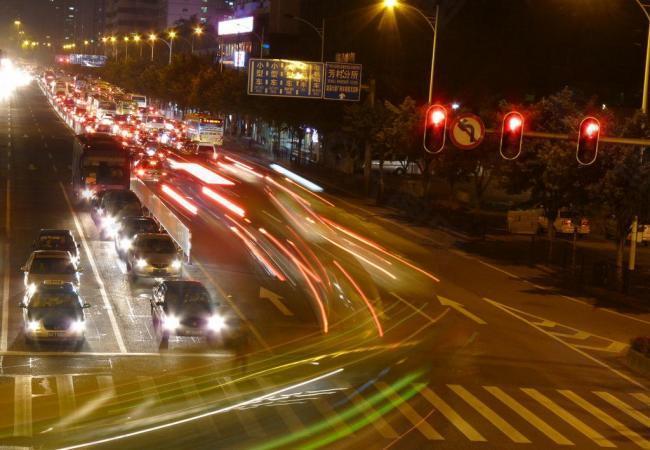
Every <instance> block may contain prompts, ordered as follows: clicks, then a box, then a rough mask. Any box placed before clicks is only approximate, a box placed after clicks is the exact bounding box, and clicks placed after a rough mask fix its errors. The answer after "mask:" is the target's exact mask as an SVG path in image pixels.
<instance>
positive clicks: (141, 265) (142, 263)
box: [135, 258, 147, 269]
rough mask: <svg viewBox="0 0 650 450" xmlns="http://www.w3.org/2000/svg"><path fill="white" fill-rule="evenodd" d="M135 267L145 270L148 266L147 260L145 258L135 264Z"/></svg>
mask: <svg viewBox="0 0 650 450" xmlns="http://www.w3.org/2000/svg"><path fill="white" fill-rule="evenodd" d="M135 265H136V267H137V268H138V269H143V268H144V267H146V266H147V260H146V259H144V258H140V259H138V260H137V261H136V262H135Z"/></svg>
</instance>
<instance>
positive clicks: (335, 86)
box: [323, 62, 361, 102]
mask: <svg viewBox="0 0 650 450" xmlns="http://www.w3.org/2000/svg"><path fill="white" fill-rule="evenodd" d="M323 98H324V99H325V100H345V101H350V102H358V101H359V100H360V99H361V64H347V63H330V62H328V63H325V92H324V96H323Z"/></svg>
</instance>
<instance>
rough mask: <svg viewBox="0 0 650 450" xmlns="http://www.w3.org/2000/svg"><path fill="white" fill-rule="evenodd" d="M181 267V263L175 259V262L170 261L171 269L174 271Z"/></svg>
mask: <svg viewBox="0 0 650 450" xmlns="http://www.w3.org/2000/svg"><path fill="white" fill-rule="evenodd" d="M182 265H183V263H182V262H181V260H180V259H175V260H173V261H172V264H171V266H172V269H174V270H178V269H180V268H181V266H182Z"/></svg>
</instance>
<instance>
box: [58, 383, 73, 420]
mask: <svg viewBox="0 0 650 450" xmlns="http://www.w3.org/2000/svg"><path fill="white" fill-rule="evenodd" d="M56 392H57V398H58V400H59V416H61V417H66V416H68V415H70V414H72V413H73V412H74V410H75V409H76V404H77V402H76V401H75V397H74V383H73V381H72V375H57V376H56Z"/></svg>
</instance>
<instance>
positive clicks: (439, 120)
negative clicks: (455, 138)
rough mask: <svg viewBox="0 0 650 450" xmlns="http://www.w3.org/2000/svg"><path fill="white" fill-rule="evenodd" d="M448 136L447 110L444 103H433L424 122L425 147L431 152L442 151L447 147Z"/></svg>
mask: <svg viewBox="0 0 650 450" xmlns="http://www.w3.org/2000/svg"><path fill="white" fill-rule="evenodd" d="M446 136H447V110H446V109H445V107H444V106H442V105H431V106H429V109H427V114H426V118H425V122H424V149H425V150H426V151H427V152H429V153H440V152H441V151H442V149H443V148H444V147H445V139H446Z"/></svg>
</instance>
